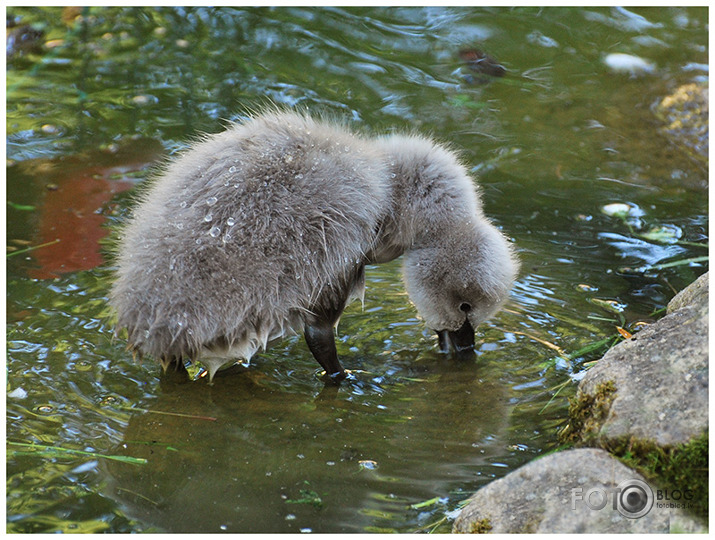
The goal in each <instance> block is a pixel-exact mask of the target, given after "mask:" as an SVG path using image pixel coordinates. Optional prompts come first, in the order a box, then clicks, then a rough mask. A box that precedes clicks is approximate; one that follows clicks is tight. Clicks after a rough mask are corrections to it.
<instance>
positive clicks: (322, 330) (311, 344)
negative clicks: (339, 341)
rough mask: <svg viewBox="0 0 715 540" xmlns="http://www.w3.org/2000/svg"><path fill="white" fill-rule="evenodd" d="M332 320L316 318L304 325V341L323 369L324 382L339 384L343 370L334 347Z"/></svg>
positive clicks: (343, 376) (343, 373)
mask: <svg viewBox="0 0 715 540" xmlns="http://www.w3.org/2000/svg"><path fill="white" fill-rule="evenodd" d="M333 325H334V321H328V320H325V319H316V320H315V321H314V322H313V323H306V325H305V341H306V342H307V343H308V348H309V349H310V352H312V353H313V356H314V357H315V359H316V360H317V361H318V362H319V363H320V365H321V366H323V369H324V370H325V375H326V377H325V382H326V383H329V384H339V383H340V381H342V380H343V379H344V378H345V377H346V374H345V370H344V369H343V366H341V365H340V360H338V351H337V349H336V348H335V329H334V327H333Z"/></svg>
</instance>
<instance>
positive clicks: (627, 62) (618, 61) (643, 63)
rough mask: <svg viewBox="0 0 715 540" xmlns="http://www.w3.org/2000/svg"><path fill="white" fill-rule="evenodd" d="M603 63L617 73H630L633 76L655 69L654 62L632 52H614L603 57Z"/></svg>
mask: <svg viewBox="0 0 715 540" xmlns="http://www.w3.org/2000/svg"><path fill="white" fill-rule="evenodd" d="M603 63H604V64H606V66H607V67H608V68H610V69H611V71H613V72H615V73H630V74H631V75H633V76H635V75H642V74H644V73H652V72H653V71H655V66H654V65H653V64H651V63H650V62H648V61H647V60H644V59H643V58H641V57H639V56H634V55H632V54H624V53H612V54H609V55H607V56H606V57H605V58H604V59H603Z"/></svg>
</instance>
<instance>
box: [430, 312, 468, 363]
mask: <svg viewBox="0 0 715 540" xmlns="http://www.w3.org/2000/svg"><path fill="white" fill-rule="evenodd" d="M437 337H438V338H439V350H440V351H441V352H443V353H448V352H449V351H450V349H454V353H455V354H456V355H457V357H459V358H469V357H471V356H472V355H473V354H474V328H472V325H471V324H469V319H466V320H465V321H464V324H463V325H462V327H461V328H460V329H459V330H456V331H451V330H439V331H437Z"/></svg>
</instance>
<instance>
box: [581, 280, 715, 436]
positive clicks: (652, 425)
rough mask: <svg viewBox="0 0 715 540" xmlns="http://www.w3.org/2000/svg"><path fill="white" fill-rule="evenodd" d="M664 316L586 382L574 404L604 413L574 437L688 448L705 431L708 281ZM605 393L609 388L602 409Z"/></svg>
mask: <svg viewBox="0 0 715 540" xmlns="http://www.w3.org/2000/svg"><path fill="white" fill-rule="evenodd" d="M668 312H669V313H668V315H666V316H665V317H663V318H662V319H660V320H659V321H657V322H656V323H654V324H652V325H650V326H648V327H647V328H645V329H643V330H641V331H640V332H638V333H637V334H635V335H634V336H633V337H632V338H630V339H629V340H627V341H623V342H621V343H619V344H618V345H617V346H615V347H613V348H612V349H611V350H609V351H608V352H607V353H606V354H605V355H604V357H603V358H602V359H601V360H599V361H598V362H597V363H596V364H595V365H594V366H593V367H592V368H591V369H590V370H589V371H588V372H587V373H586V375H585V376H584V378H583V380H582V381H581V383H580V384H579V389H578V393H577V396H576V399H577V401H584V400H588V399H594V397H599V398H600V399H601V404H600V405H601V410H600V411H598V412H600V413H602V414H600V417H599V415H598V414H597V415H595V416H594V417H593V418H591V419H589V421H588V422H587V423H585V424H584V426H583V427H582V432H581V433H580V438H581V440H582V441H583V442H585V443H586V444H589V445H597V446H603V447H607V446H608V445H609V442H615V441H616V440H618V439H622V438H625V437H627V438H635V439H638V440H642V441H650V442H653V443H655V444H657V445H658V446H673V445H676V444H679V443H686V442H688V441H689V440H690V439H692V438H693V437H697V436H699V435H700V434H701V433H703V432H704V431H706V430H707V428H708V384H709V376H708V275H707V274H705V275H703V276H701V277H700V279H698V280H697V281H696V282H695V283H693V284H691V285H690V286H689V287H687V288H686V289H685V290H683V291H681V293H679V294H678V295H677V296H676V297H675V298H673V300H672V301H671V302H670V304H669V306H668ZM604 389H609V390H612V394H611V396H610V397H608V399H609V400H610V404H604V403H603V401H604Z"/></svg>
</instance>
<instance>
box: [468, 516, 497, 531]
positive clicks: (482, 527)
mask: <svg viewBox="0 0 715 540" xmlns="http://www.w3.org/2000/svg"><path fill="white" fill-rule="evenodd" d="M491 530H492V524H491V522H490V521H489V518H482V519H478V520H476V521H474V522H472V524H471V525H470V526H469V532H470V533H472V534H486V533H488V532H489V531H491Z"/></svg>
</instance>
